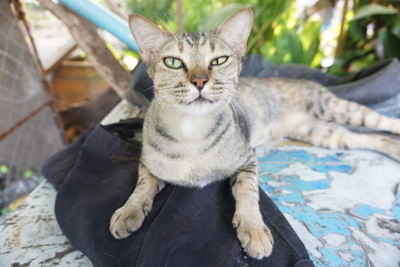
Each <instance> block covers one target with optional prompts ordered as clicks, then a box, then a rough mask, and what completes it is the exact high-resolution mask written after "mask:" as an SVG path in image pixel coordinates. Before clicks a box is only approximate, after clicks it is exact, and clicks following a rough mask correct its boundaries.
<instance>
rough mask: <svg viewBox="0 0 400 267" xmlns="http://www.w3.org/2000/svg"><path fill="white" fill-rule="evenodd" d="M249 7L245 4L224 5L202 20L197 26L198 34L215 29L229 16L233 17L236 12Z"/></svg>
mask: <svg viewBox="0 0 400 267" xmlns="http://www.w3.org/2000/svg"><path fill="white" fill-rule="evenodd" d="M246 7H250V5H247V4H229V5H226V6H224V7H222V8H220V9H218V10H217V11H215V12H214V13H212V14H211V15H210V16H208V17H206V18H204V19H203V20H202V21H201V22H200V24H199V26H198V30H199V31H200V32H207V31H211V30H213V29H215V28H217V27H218V26H219V25H220V24H221V23H223V22H224V21H225V20H226V19H227V18H229V17H230V16H231V15H233V14H234V13H235V12H236V11H238V10H239V9H242V8H246Z"/></svg>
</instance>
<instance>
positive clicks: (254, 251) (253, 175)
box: [231, 154, 274, 259]
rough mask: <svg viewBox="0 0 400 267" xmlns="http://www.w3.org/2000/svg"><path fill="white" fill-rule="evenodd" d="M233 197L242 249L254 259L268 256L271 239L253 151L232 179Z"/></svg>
mask: <svg viewBox="0 0 400 267" xmlns="http://www.w3.org/2000/svg"><path fill="white" fill-rule="evenodd" d="M231 184H232V194H233V197H234V199H235V214H234V216H233V220H232V223H233V225H234V227H235V228H236V232H237V237H238V239H239V241H240V244H241V246H242V248H243V249H244V251H246V253H247V254H248V255H249V256H250V257H252V258H256V259H262V258H264V257H268V256H269V255H270V254H271V252H272V247H273V244H274V240H273V237H272V233H271V231H270V230H269V228H268V227H267V226H266V225H265V224H264V221H263V218H262V215H261V212H260V207H259V204H258V202H259V192H258V165H257V158H256V156H255V154H252V155H251V157H250V161H249V162H248V163H247V164H246V165H245V166H243V167H242V168H241V169H240V170H238V172H237V173H236V174H235V176H234V177H233V178H232V180H231Z"/></svg>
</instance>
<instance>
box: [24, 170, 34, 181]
mask: <svg viewBox="0 0 400 267" xmlns="http://www.w3.org/2000/svg"><path fill="white" fill-rule="evenodd" d="M32 176H33V171H32V170H26V171H25V172H24V178H27V179H29V178H32Z"/></svg>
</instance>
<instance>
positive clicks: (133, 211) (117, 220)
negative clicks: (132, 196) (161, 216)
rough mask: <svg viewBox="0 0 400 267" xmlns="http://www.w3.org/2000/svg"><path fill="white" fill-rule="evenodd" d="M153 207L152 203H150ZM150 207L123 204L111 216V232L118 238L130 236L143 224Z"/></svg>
mask: <svg viewBox="0 0 400 267" xmlns="http://www.w3.org/2000/svg"><path fill="white" fill-rule="evenodd" d="M150 207H151V205H150ZM149 210H150V208H149V209H148V208H143V207H129V206H122V207H121V208H119V209H117V210H116V211H115V212H114V214H113V215H112V217H111V221H110V232H111V234H112V235H113V236H114V238H116V239H122V238H126V237H128V236H129V235H130V234H131V233H133V232H135V231H136V230H138V229H139V228H140V226H142V224H143V221H144V218H145V216H146V214H147V213H148V212H149Z"/></svg>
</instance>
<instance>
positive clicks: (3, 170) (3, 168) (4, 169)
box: [0, 164, 10, 174]
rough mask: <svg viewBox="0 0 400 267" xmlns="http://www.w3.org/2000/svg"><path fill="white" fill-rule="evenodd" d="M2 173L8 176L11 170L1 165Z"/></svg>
mask: <svg viewBox="0 0 400 267" xmlns="http://www.w3.org/2000/svg"><path fill="white" fill-rule="evenodd" d="M0 172H1V173H4V174H8V173H10V169H9V168H8V166H7V165H5V164H2V165H0Z"/></svg>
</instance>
